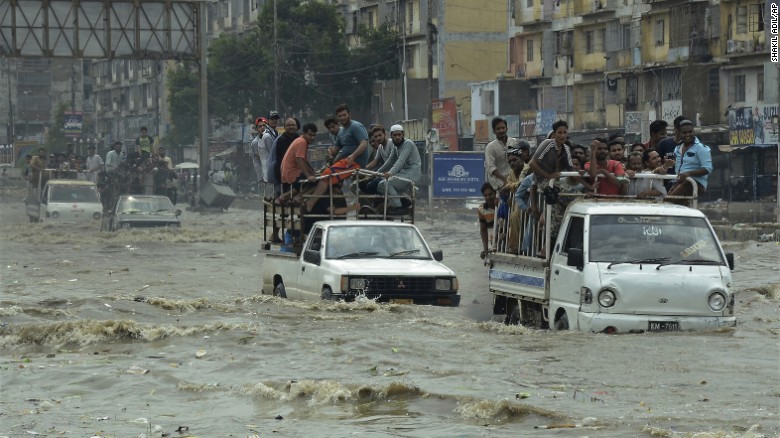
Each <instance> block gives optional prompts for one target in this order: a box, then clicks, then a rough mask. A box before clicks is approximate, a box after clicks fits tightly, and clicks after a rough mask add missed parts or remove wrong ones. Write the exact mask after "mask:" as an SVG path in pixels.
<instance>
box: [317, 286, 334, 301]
mask: <svg viewBox="0 0 780 438" xmlns="http://www.w3.org/2000/svg"><path fill="white" fill-rule="evenodd" d="M320 299H321V300H324V301H333V290H331V288H330V287H329V286H323V287H322V293H321V294H320Z"/></svg>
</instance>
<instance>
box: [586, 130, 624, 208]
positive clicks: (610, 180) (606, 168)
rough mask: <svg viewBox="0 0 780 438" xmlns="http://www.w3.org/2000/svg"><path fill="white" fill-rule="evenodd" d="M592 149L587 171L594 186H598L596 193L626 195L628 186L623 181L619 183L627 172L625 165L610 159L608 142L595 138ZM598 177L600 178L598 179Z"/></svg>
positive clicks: (591, 145)
mask: <svg viewBox="0 0 780 438" xmlns="http://www.w3.org/2000/svg"><path fill="white" fill-rule="evenodd" d="M590 149H591V151H592V155H591V159H590V162H589V163H585V170H587V171H588V172H589V173H590V177H591V178H592V179H593V181H594V184H598V188H597V189H596V192H597V193H598V194H599V195H606V196H616V195H622V194H624V193H625V190H626V185H625V184H623V181H619V180H618V177H623V176H625V174H626V172H625V169H624V168H623V163H621V162H620V161H615V160H610V159H608V156H609V152H608V150H607V140H606V139H603V138H599V137H597V138H594V139H593V142H592V143H591V144H590ZM597 176H599V178H598V179H597V178H596V177H597ZM625 182H627V180H626V181H625Z"/></svg>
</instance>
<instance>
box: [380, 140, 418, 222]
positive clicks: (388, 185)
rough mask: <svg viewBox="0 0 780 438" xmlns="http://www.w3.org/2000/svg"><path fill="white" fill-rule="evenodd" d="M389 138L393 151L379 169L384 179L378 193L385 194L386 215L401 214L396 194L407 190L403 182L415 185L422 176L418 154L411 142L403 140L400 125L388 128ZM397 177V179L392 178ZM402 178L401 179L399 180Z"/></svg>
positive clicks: (403, 211) (399, 202)
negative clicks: (411, 182) (393, 147)
mask: <svg viewBox="0 0 780 438" xmlns="http://www.w3.org/2000/svg"><path fill="white" fill-rule="evenodd" d="M390 138H391V139H392V140H393V144H394V145H395V149H393V151H392V152H391V153H390V158H388V160H387V161H385V164H383V165H382V167H380V168H379V170H378V172H379V173H383V174H384V177H385V179H383V180H382V181H380V182H379V187H378V188H379V192H380V193H385V192H386V193H387V197H388V199H387V203H388V206H389V208H388V211H387V213H388V214H403V213H405V211H406V209H405V208H403V206H402V205H403V204H402V203H401V199H400V198H399V197H398V193H399V192H401V191H403V190H405V189H407V188H408V187H409V183H408V182H407V181H405V180H410V181H413V182H414V183H417V182H418V181H419V180H420V176H421V175H422V173H421V172H422V171H421V160H420V152H419V151H418V150H417V146H416V145H415V144H414V142H412V141H411V140H407V139H405V138H404V128H403V126H401V125H393V126H391V127H390ZM393 177H398V178H393ZM399 178H403V179H399Z"/></svg>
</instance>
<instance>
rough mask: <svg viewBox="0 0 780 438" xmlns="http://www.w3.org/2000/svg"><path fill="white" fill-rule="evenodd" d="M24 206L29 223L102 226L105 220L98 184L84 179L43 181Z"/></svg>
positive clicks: (32, 185) (28, 193) (40, 181)
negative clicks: (83, 223)
mask: <svg viewBox="0 0 780 438" xmlns="http://www.w3.org/2000/svg"><path fill="white" fill-rule="evenodd" d="M62 173H66V172H62ZM72 173H73V175H74V176H75V174H76V173H75V172H72ZM51 175H52V176H55V175H56V173H52V174H51ZM25 204H26V212H27V216H28V217H29V218H30V222H49V221H51V222H95V223H100V220H101V218H102V217H103V205H102V204H101V203H100V197H99V196H98V192H97V187H96V186H95V183H93V182H91V181H86V180H81V179H75V178H74V179H68V178H61V179H48V180H46V179H44V178H42V177H41V178H39V180H38V181H37V183H36V184H31V185H30V187H29V188H28V192H27V199H26V200H25Z"/></svg>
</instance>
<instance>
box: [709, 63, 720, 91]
mask: <svg viewBox="0 0 780 438" xmlns="http://www.w3.org/2000/svg"><path fill="white" fill-rule="evenodd" d="M707 91H708V92H709V95H710V96H717V95H718V94H720V72H719V71H718V69H717V68H711V69H710V70H709V71H708V72H707Z"/></svg>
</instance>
